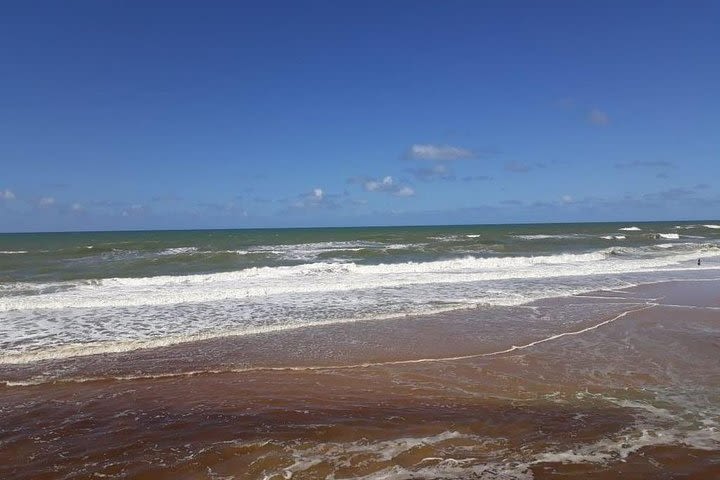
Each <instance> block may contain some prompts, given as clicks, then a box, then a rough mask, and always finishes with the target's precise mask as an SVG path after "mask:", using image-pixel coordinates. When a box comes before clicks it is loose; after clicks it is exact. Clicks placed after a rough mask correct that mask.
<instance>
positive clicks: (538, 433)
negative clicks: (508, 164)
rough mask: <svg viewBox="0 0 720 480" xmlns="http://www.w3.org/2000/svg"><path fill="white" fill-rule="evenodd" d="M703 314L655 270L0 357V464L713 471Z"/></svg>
mask: <svg viewBox="0 0 720 480" xmlns="http://www.w3.org/2000/svg"><path fill="white" fill-rule="evenodd" d="M531 317H532V318H533V319H534V321H532V322H530V321H528V319H529V318H531ZM719 318H720V281H718V280H704V281H683V282H662V283H657V284H652V285H645V286H640V287H632V288H628V289H624V290H616V291H598V292H593V293H589V294H584V295H578V296H573V297H565V298H553V299H546V300H542V301H538V302H534V303H531V304H527V305H522V306H518V307H512V308H508V307H505V308H502V309H500V308H498V311H496V312H492V311H491V310H488V309H467V310H461V311H455V312H451V313H446V314H440V315H436V316H423V317H408V318H405V319H401V320H394V321H392V322H383V321H375V322H357V323H348V324H339V325H331V326H319V327H312V328H302V329H295V330H291V331H286V332H276V333H268V334H260V335H250V336H239V337H227V338H224V339H221V340H218V339H211V340H207V341H201V342H194V343H185V344H182V345H176V346H173V347H167V348H159V349H152V350H141V351H136V352H124V353H118V354H106V355H102V356H88V357H84V358H83V359H82V361H77V359H75V361H72V362H70V361H67V360H57V361H47V362H41V363H39V364H38V363H33V364H29V365H24V366H3V368H2V370H1V372H2V376H3V379H5V380H6V381H5V386H3V387H0V397H1V405H2V417H3V421H2V424H3V430H2V437H1V438H0V441H1V442H2V449H0V464H1V465H2V466H0V476H2V477H3V478H8V479H11V478H12V479H30V478H33V479H41V478H48V479H49V478H92V477H93V475H95V476H97V475H101V476H109V477H122V478H267V479H271V478H277V479H280V478H508V479H510V478H527V479H530V478H536V479H542V478H593V479H595V478H597V479H605V478H607V479H610V478H618V476H619V475H622V476H623V477H626V478H698V479H701V478H713V477H714V476H715V475H720V429H719V428H720V425H719V424H718V422H720V418H719V417H718V413H720V356H718V348H720V346H719V345H720V323H718V319H719ZM537 325H541V326H542V327H537V328H536V327H533V326H537ZM534 328H536V331H534ZM44 370H52V371H60V372H62V374H61V376H60V378H55V379H53V380H52V381H49V382H45V381H43V371H44Z"/></svg>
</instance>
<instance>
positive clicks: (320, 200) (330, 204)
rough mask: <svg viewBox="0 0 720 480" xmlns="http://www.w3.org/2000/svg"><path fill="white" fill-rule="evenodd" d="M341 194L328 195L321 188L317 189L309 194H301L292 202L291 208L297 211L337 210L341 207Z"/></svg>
mask: <svg viewBox="0 0 720 480" xmlns="http://www.w3.org/2000/svg"><path fill="white" fill-rule="evenodd" d="M340 198H341V195H339V194H330V193H327V192H326V191H325V190H323V189H322V188H320V187H315V188H313V189H312V190H310V191H309V192H305V193H301V194H300V195H298V196H297V197H296V198H295V199H293V200H291V201H290V208H291V209H295V210H304V209H312V208H328V209H335V208H339V207H340V203H339V201H340Z"/></svg>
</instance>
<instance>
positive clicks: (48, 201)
mask: <svg viewBox="0 0 720 480" xmlns="http://www.w3.org/2000/svg"><path fill="white" fill-rule="evenodd" d="M37 204H38V206H39V207H49V206H51V205H55V198H54V197H42V198H40V200H38V202H37Z"/></svg>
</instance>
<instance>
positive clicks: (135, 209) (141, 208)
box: [122, 203, 147, 217]
mask: <svg viewBox="0 0 720 480" xmlns="http://www.w3.org/2000/svg"><path fill="white" fill-rule="evenodd" d="M146 211H147V209H146V208H145V205H140V204H138V203H136V204H134V205H130V208H128V209H126V210H123V212H122V216H123V217H129V216H132V215H142V214H144V213H146Z"/></svg>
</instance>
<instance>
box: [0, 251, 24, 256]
mask: <svg viewBox="0 0 720 480" xmlns="http://www.w3.org/2000/svg"><path fill="white" fill-rule="evenodd" d="M23 253H28V252H27V250H0V254H2V255H19V254H23Z"/></svg>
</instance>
